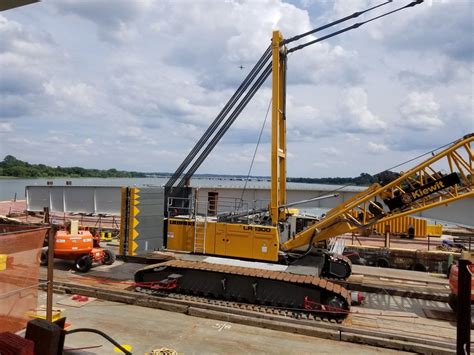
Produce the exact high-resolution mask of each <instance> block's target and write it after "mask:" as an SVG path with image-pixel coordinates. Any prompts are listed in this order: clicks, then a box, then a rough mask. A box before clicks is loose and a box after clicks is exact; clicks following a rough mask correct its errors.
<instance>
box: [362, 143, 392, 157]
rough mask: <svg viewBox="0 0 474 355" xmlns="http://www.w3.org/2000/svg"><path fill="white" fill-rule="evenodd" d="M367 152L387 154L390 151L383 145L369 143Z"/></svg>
mask: <svg viewBox="0 0 474 355" xmlns="http://www.w3.org/2000/svg"><path fill="white" fill-rule="evenodd" d="M367 150H368V151H369V152H370V153H374V154H380V153H383V152H386V151H387V150H388V147H387V146H386V145H385V144H383V143H374V142H368V143H367Z"/></svg>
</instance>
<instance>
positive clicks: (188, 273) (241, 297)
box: [135, 260, 350, 319]
mask: <svg viewBox="0 0 474 355" xmlns="http://www.w3.org/2000/svg"><path fill="white" fill-rule="evenodd" d="M135 282H136V283H137V286H138V287H139V290H140V291H146V290H148V291H159V292H160V293H161V292H164V290H165V289H166V291H167V292H168V291H169V292H170V294H171V293H173V292H176V293H178V294H186V295H195V296H204V297H206V298H212V299H215V300H228V301H234V302H239V303H242V304H247V306H248V307H251V308H252V307H258V306H259V305H260V306H271V307H276V308H277V309H281V310H282V311H285V310H286V311H291V310H306V311H307V312H311V313H313V314H316V315H317V316H319V317H324V318H334V319H343V318H345V317H346V316H347V314H348V313H349V310H350V295H349V292H348V291H347V290H346V289H345V288H343V287H342V286H340V285H338V284H335V283H332V282H330V281H327V280H324V279H320V278H318V277H314V276H309V275H296V274H290V273H286V272H279V271H269V270H261V269H253V268H246V267H237V266H228V265H220V264H210V263H206V262H194V261H185V260H172V261H168V262H165V263H161V264H156V265H151V266H148V267H145V268H143V269H141V270H139V271H137V272H136V274H135ZM151 293H152V294H153V292H151ZM256 310H258V309H256Z"/></svg>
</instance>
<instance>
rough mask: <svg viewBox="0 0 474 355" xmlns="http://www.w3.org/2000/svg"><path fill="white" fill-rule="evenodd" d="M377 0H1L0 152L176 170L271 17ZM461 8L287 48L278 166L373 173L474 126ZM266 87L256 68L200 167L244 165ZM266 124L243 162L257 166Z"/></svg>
mask: <svg viewBox="0 0 474 355" xmlns="http://www.w3.org/2000/svg"><path fill="white" fill-rule="evenodd" d="M408 2H409V1H402V0H395V1H393V3H392V4H390V5H387V6H385V7H383V8H382V9H381V10H380V11H375V12H373V13H372V15H376V14H378V13H380V12H382V11H383V12H385V11H389V10H391V9H393V8H396V7H399V6H401V5H404V4H406V3H408ZM376 3H380V1H379V2H377V1H372V0H334V1H330V0H294V1H291V2H285V1H278V0H265V1H264V0H254V1H217V0H213V1H211V0H207V1H204V0H197V1H190V0H188V1H151V0H136V1H128V0H115V1H101V0H49V1H48V0H44V1H42V2H40V3H37V4H34V5H29V6H25V7H21V8H17V9H13V10H9V11H5V12H2V13H0V139H1V143H0V155H1V158H3V156H5V155H7V154H11V155H14V156H16V157H17V158H19V159H22V160H26V161H29V162H31V163H44V164H48V165H52V166H56V165H60V166H83V167H88V168H103V169H108V168H117V169H121V170H139V171H169V172H171V171H174V170H175V169H176V168H177V166H178V165H179V163H180V162H181V161H182V159H183V158H184V157H185V156H186V154H187V152H188V151H189V150H190V149H191V148H192V147H193V145H194V144H195V142H196V141H197V140H198V139H199V137H200V136H201V134H202V133H203V132H204V131H205V130H206V128H207V127H208V126H209V124H210V123H211V122H212V120H213V119H214V117H215V116H216V115H217V114H218V113H219V111H220V110H221V108H222V107H223V105H224V104H225V103H226V102H227V100H228V99H229V98H230V97H231V95H232V94H233V92H234V91H235V90H236V88H237V87H238V86H239V84H240V82H241V81H242V80H243V79H244V78H245V76H246V75H247V73H248V71H249V70H250V68H251V67H252V66H253V64H254V63H255V62H256V61H257V60H258V58H259V57H260V56H261V54H262V53H263V51H264V49H265V48H266V47H267V46H268V43H269V39H270V37H271V32H272V30H273V29H279V30H281V31H282V33H283V35H284V36H285V37H290V36H293V35H296V34H299V33H302V32H305V31H307V30H309V29H311V28H314V27H317V26H320V25H322V24H325V23H327V22H330V21H333V20H335V19H338V18H341V17H343V16H346V15H348V14H351V13H353V12H354V11H358V10H363V9H365V8H367V7H369V6H371V5H373V4H376ZM473 11H474V10H473V2H472V1H469V0H451V1H441V0H439V1H435V0H432V1H425V3H424V4H422V5H419V6H416V7H415V8H412V9H408V10H406V11H403V12H400V13H397V14H394V15H392V16H390V17H387V18H384V19H382V20H380V21H377V22H373V23H370V24H367V25H365V26H362V27H361V28H359V29H358V30H356V31H352V32H350V33H346V34H342V35H341V36H338V37H335V38H333V39H330V40H328V41H325V42H322V43H320V44H318V45H314V46H311V47H308V48H306V49H304V50H302V51H298V52H295V53H294V54H292V55H291V56H290V57H289V60H288V91H287V131H288V133H287V138H288V176H305V177H323V176H356V175H359V174H360V173H361V172H368V173H377V172H379V171H382V170H384V169H386V168H389V167H391V166H393V165H396V164H398V163H400V162H402V161H405V160H407V159H409V158H411V157H413V156H417V155H419V154H420V153H423V152H426V151H429V150H431V149H433V148H435V147H438V146H441V145H443V144H445V143H448V142H450V141H452V140H455V139H457V138H460V137H461V136H463V135H464V134H467V133H470V132H473V131H474V115H473V114H474V98H473V96H474V95H473V90H474V89H473V86H474V77H473V75H474V74H473V70H474V66H473V55H474V44H473V38H474V31H473V23H474V18H473V16H474V15H473ZM372 15H370V16H372ZM368 17H369V16H364V17H363V19H367V18H368ZM351 23H352V22H349V23H348V24H351ZM340 28H341V27H336V28H335V29H340ZM326 33H327V32H325V33H323V34H326ZM323 34H320V35H323ZM313 38H314V37H313ZM240 65H242V66H244V67H245V68H244V69H240V68H239V66H240ZM269 100H270V89H269V82H267V85H266V86H264V87H263V88H262V89H261V90H260V91H259V92H258V93H257V94H256V95H255V97H254V99H253V101H252V102H251V103H250V104H249V105H248V107H247V108H246V110H245V111H244V112H243V114H242V115H241V116H240V117H239V118H238V120H237V121H236V122H235V124H234V125H233V127H232V128H231V130H230V131H229V132H228V133H227V135H226V136H225V137H224V138H223V139H222V141H221V142H220V143H219V145H218V146H217V147H216V149H215V150H214V152H213V153H212V154H211V155H210V156H209V158H208V159H207V160H206V162H205V163H204V164H203V166H202V167H201V168H200V169H199V170H198V172H199V173H216V174H218V173H222V174H246V173H247V171H248V168H249V165H250V161H251V159H252V156H253V152H254V150H255V145H256V142H257V139H258V135H259V132H260V129H261V126H262V124H263V122H264V118H265V112H266V108H267V106H268V104H269ZM269 128H270V127H269V124H268V123H267V125H266V129H265V134H264V137H263V139H262V142H261V144H260V146H259V149H258V152H257V156H256V161H255V164H254V167H253V170H252V174H253V175H269V172H270V165H269V157H270V148H269Z"/></svg>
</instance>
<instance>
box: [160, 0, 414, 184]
mask: <svg viewBox="0 0 474 355" xmlns="http://www.w3.org/2000/svg"><path fill="white" fill-rule="evenodd" d="M391 2H392V1H386V2H384V3H381V4H379V5H376V6H373V7H371V8H369V9H367V10H364V11H360V12H355V13H353V14H352V15H349V16H346V17H344V18H342V19H339V20H336V21H334V22H331V23H329V24H327V25H324V26H321V27H318V28H315V29H313V30H311V31H308V32H305V33H303V34H301V35H298V36H295V37H292V38H290V39H288V40H286V41H285V42H283V44H285V43H291V42H293V41H296V40H299V39H301V38H303V37H305V36H308V35H310V34H313V33H315V32H318V31H321V30H323V29H327V28H329V27H332V26H335V25H337V24H340V23H342V22H345V21H347V20H350V19H353V18H356V17H358V16H360V15H361V14H364V13H367V12H369V11H372V10H374V9H376V8H379V7H381V6H384V5H387V4H389V3H391ZM422 2H423V0H415V1H412V2H411V3H409V4H407V5H405V6H403V7H400V8H398V9H395V10H392V11H390V12H387V13H384V14H382V15H379V16H376V17H374V18H371V19H369V20H366V21H363V22H359V23H356V24H354V25H352V26H349V27H347V28H344V29H342V30H339V31H335V32H333V33H331V34H328V35H326V36H323V37H321V38H318V39H316V40H313V41H310V42H307V43H304V44H301V45H299V46H296V47H293V48H291V49H289V50H288V51H287V54H289V53H292V52H295V51H297V50H300V49H303V48H305V47H307V46H309V45H312V44H315V43H318V42H321V41H324V40H326V39H328V38H331V37H334V36H337V35H339V34H341V33H344V32H347V31H350V30H352V29H356V28H358V27H360V26H362V25H363V24H366V23H368V22H372V21H374V20H376V19H380V18H382V17H385V16H387V15H389V14H392V13H395V12H398V11H401V10H402V9H405V8H409V7H413V6H415V5H418V4H421V3H422ZM270 57H271V48H270V47H268V48H267V50H266V51H265V52H264V54H263V55H262V57H261V58H260V60H259V61H258V62H257V64H256V65H255V66H254V68H253V69H252V71H251V72H250V73H249V75H248V76H247V77H246V79H245V80H244V82H242V84H241V85H240V86H239V88H238V89H237V91H236V93H234V95H233V96H232V97H231V99H230V100H229V102H228V103H227V104H226V105H225V106H224V108H223V109H222V111H221V112H220V113H219V115H218V116H217V117H216V119H215V120H214V121H213V123H212V124H211V126H210V127H209V128H208V129H207V130H206V132H205V133H204V135H203V136H202V137H201V139H200V140H199V141H198V143H197V144H196V145H195V146H194V148H193V149H192V150H191V152H190V153H189V154H188V156H187V157H186V158H185V160H184V161H183V162H182V163H181V165H180V166H179V168H178V169H177V170H176V172H175V173H174V174H173V176H172V177H171V178H170V180H169V181H168V182H167V183H166V185H165V187H167V188H171V187H172V186H173V185H174V184H175V182H176V181H177V180H178V178H179V177H180V176H181V175H182V173H183V172H184V171H185V170H186V168H187V167H188V166H189V164H191V162H192V161H193V160H194V159H195V158H196V157H197V155H198V153H199V152H200V151H201V149H202V148H203V147H204V145H205V144H206V143H207V141H208V140H209V139H210V138H211V136H212V135H213V134H214V133H215V132H216V130H217V129H218V127H219V125H220V124H221V123H222V121H223V120H224V118H225V117H226V116H227V115H228V114H229V112H230V111H231V110H232V109H233V107H234V106H235V105H236V103H237V102H238V101H239V99H240V98H241V97H242V95H243V94H244V92H245V91H246V90H247V89H248V91H247V94H246V95H245V96H244V97H243V98H242V99H241V101H240V102H239V104H238V105H237V107H236V108H235V109H234V111H233V112H232V113H231V114H230V116H229V117H228V118H227V120H226V121H225V122H224V124H223V125H222V127H221V128H220V129H219V130H218V131H217V133H215V135H214V137H213V138H212V139H211V141H210V142H209V144H208V145H207V146H206V148H204V150H203V151H202V152H201V154H200V155H199V156H198V157H197V159H196V160H195V162H194V163H193V164H192V166H191V167H190V168H189V169H188V171H187V172H186V173H185V175H184V176H183V177H182V179H181V180H180V182H179V183H178V187H184V186H185V185H186V182H187V181H188V179H189V178H190V177H191V176H192V175H193V174H194V173H195V172H196V170H197V169H198V168H199V167H200V165H201V164H202V162H203V161H204V160H205V159H206V157H207V156H208V155H209V154H210V152H211V151H212V150H213V149H214V147H215V146H216V145H217V143H218V142H219V141H220V139H221V138H222V137H223V135H224V134H225V133H226V132H227V130H228V129H229V128H230V126H231V125H232V124H233V122H234V121H235V119H236V118H237V117H238V116H239V114H240V113H241V112H242V111H243V109H244V108H245V107H246V106H247V104H248V102H249V101H250V99H251V98H252V97H253V96H254V95H255V92H256V91H257V90H258V89H259V88H260V87H261V86H262V85H263V83H264V82H265V80H266V79H267V78H268V76H269V75H270V74H271V70H272V69H271V63H270V64H268V65H267V66H266V67H265V64H266V63H267V62H268V61H269V59H270ZM264 67H265V69H263V68H264ZM262 69H263V72H262ZM259 73H261V74H260V76H259V77H258V78H257V79H256V80H255V78H256V77H257V75H258V74H259ZM254 80H255V82H254ZM252 82H254V84H253V85H252V86H251V87H250V85H251V84H252ZM249 87H250V89H249Z"/></svg>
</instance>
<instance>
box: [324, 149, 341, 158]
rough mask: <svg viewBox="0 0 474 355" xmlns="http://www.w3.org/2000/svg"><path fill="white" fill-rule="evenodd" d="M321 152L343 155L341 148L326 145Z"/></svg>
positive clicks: (336, 155) (334, 155) (337, 155)
mask: <svg viewBox="0 0 474 355" xmlns="http://www.w3.org/2000/svg"><path fill="white" fill-rule="evenodd" d="M321 152H323V153H324V154H326V155H328V156H330V157H339V156H341V155H342V153H341V151H340V150H339V149H336V148H334V147H324V148H321Z"/></svg>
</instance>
